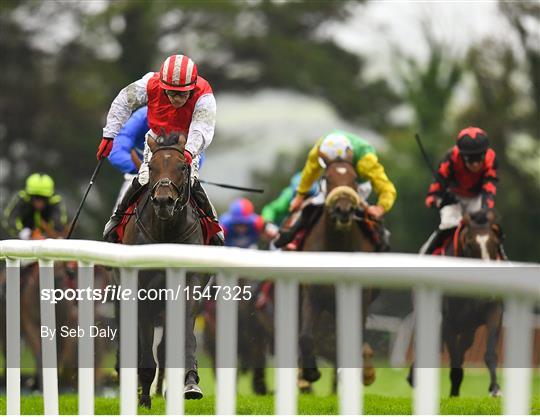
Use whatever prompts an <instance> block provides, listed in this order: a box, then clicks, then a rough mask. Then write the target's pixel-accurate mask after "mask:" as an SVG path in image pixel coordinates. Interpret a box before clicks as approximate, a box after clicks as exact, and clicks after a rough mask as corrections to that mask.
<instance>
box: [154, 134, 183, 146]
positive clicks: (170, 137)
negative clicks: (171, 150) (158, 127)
mask: <svg viewBox="0 0 540 417" xmlns="http://www.w3.org/2000/svg"><path fill="white" fill-rule="evenodd" d="M181 136H185V135H184V134H183V133H181V132H170V133H165V132H162V133H161V135H159V136H158V137H157V138H156V143H157V144H158V145H159V146H174V145H178V144H179V143H180V137H181Z"/></svg>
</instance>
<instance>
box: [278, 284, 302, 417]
mask: <svg viewBox="0 0 540 417" xmlns="http://www.w3.org/2000/svg"><path fill="white" fill-rule="evenodd" d="M274 314H275V318H274V320H275V323H276V326H275V328H276V330H275V333H276V336H275V339H276V340H275V344H276V364H277V367H276V382H275V390H276V397H275V414H281V415H283V414H297V397H298V388H297V387H296V373H297V366H296V362H297V355H298V282H297V281H296V280H290V281H281V280H280V281H277V282H276V283H275V309H274Z"/></svg>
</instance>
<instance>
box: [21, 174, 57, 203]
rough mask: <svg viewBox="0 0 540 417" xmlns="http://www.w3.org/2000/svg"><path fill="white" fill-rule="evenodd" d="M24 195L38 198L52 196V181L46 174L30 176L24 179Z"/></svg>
mask: <svg viewBox="0 0 540 417" xmlns="http://www.w3.org/2000/svg"><path fill="white" fill-rule="evenodd" d="M25 191H26V194H28V195H31V196H39V197H46V198H49V197H52V196H53V195H54V181H53V179H52V178H51V177H50V176H48V175H47V174H37V173H36V174H32V175H30V176H29V177H28V178H27V179H26V188H25Z"/></svg>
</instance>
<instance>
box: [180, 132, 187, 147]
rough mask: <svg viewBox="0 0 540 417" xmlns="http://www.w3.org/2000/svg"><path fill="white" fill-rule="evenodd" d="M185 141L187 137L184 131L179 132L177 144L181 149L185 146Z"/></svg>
mask: <svg viewBox="0 0 540 417" xmlns="http://www.w3.org/2000/svg"><path fill="white" fill-rule="evenodd" d="M186 142H187V137H186V135H185V134H184V133H180V134H179V135H178V144H179V145H180V147H181V148H182V149H184V148H185V146H186Z"/></svg>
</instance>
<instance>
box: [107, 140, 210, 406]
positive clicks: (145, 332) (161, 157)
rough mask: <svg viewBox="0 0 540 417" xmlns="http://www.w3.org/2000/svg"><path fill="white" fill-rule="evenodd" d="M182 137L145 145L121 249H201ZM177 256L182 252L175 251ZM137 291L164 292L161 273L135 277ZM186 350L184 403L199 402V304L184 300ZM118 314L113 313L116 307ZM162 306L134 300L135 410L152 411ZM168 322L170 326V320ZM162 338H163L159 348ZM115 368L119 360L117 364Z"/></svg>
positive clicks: (193, 278) (194, 281) (192, 278)
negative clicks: (144, 178)
mask: <svg viewBox="0 0 540 417" xmlns="http://www.w3.org/2000/svg"><path fill="white" fill-rule="evenodd" d="M185 143H186V137H185V136H184V135H179V134H177V133H171V134H169V135H167V136H159V137H158V138H156V139H154V138H151V137H149V138H148V139H147V144H148V146H149V148H150V151H151V152H152V157H151V159H150V161H149V172H150V180H149V183H148V188H147V189H146V191H145V192H144V194H143V195H142V196H141V198H140V201H139V203H138V205H137V207H136V208H135V209H134V212H133V214H132V215H131V216H130V218H129V220H128V221H127V224H126V227H125V231H124V235H123V238H122V243H123V244H127V245H142V244H147V243H184V244H197V245H202V244H203V243H204V235H203V229H202V226H201V224H200V221H199V220H200V218H199V214H198V212H197V208H196V207H194V205H193V204H192V203H191V202H190V194H191V179H190V166H189V164H188V163H187V161H186V158H185V157H184V147H185ZM179 250H181V249H179ZM200 281H201V278H200V277H199V275H196V274H189V275H188V277H187V282H186V284H187V285H188V286H193V285H200V284H201V282H200ZM138 284H139V288H146V289H150V288H155V289H161V288H165V275H164V273H163V271H153V270H145V271H141V272H140V273H139V278H138ZM186 304H187V305H186V307H187V308H186V328H185V329H186V331H185V340H186V350H185V369H186V374H185V381H184V384H185V385H184V397H185V398H186V399H200V398H202V396H203V393H202V391H201V389H200V388H199V386H198V383H199V375H198V372H197V361H196V358H195V350H196V346H197V343H196V340H195V333H194V326H195V317H196V315H197V309H198V302H197V301H194V300H193V297H189V298H188V299H187V301H186ZM117 309H118V307H117ZM164 310H165V300H159V301H148V300H139V309H138V311H139V318H138V323H139V326H138V329H139V331H138V335H139V364H138V368H139V381H140V384H141V388H142V390H141V395H140V397H139V405H141V406H143V407H147V408H150V407H151V404H152V403H151V398H150V386H151V384H152V381H153V380H154V377H155V373H156V363H155V361H154V356H153V352H152V345H153V340H154V328H155V326H158V325H163V327H164V328H165V326H164V323H163V321H164V320H166V319H167V318H165V317H164V316H165V315H164ZM168 319H170V320H174V318H173V317H169V318H168ZM165 338H166V334H165V331H164V332H163V338H162V342H161V343H162V344H164V342H165V340H166V339H165ZM117 362H118V359H117Z"/></svg>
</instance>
